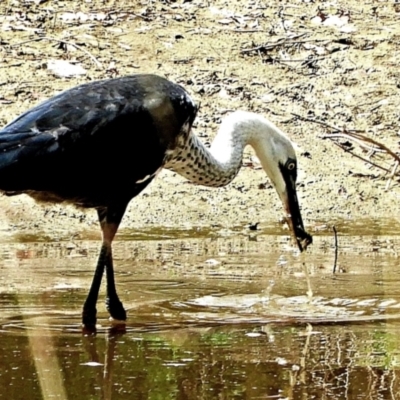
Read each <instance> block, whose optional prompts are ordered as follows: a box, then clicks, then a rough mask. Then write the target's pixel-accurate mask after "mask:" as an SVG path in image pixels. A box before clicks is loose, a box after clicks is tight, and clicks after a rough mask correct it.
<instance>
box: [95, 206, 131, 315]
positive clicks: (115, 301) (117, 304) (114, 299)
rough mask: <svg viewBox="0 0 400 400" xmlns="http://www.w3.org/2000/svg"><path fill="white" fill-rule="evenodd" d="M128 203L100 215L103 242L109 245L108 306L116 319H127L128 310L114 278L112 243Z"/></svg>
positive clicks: (110, 208) (107, 270)
mask: <svg viewBox="0 0 400 400" xmlns="http://www.w3.org/2000/svg"><path fill="white" fill-rule="evenodd" d="M125 209H126V205H123V206H113V207H108V208H107V212H106V214H105V215H100V213H99V219H100V225H101V229H102V231H103V244H104V243H106V244H109V245H108V253H107V257H106V259H105V267H106V278H107V298H106V306H107V310H108V312H109V313H110V315H111V317H112V318H114V319H116V320H121V321H125V320H126V312H125V309H124V307H123V305H122V303H121V301H120V300H119V298H118V294H117V290H116V287H115V279H114V265H113V258H112V248H111V243H112V241H113V239H114V237H115V234H116V233H117V230H118V227H119V224H120V222H121V219H122V217H123V215H124V213H125Z"/></svg>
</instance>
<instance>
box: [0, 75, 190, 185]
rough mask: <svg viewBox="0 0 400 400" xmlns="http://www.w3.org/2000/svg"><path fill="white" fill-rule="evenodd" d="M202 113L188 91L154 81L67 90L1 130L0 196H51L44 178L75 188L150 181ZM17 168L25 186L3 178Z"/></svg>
mask: <svg viewBox="0 0 400 400" xmlns="http://www.w3.org/2000/svg"><path fill="white" fill-rule="evenodd" d="M195 114H196V107H195V105H194V104H193V103H192V102H191V100H190V97H189V96H188V95H187V94H186V92H185V91H184V89H182V88H181V87H180V86H178V85H175V84H173V83H171V82H169V81H167V80H165V79H163V78H160V77H157V76H154V75H135V76H131V77H124V78H117V79H112V80H106V81H97V82H91V83H88V84H85V85H81V86H78V87H75V88H73V89H70V90H67V91H65V92H63V93H61V94H59V95H57V96H55V97H53V98H51V99H49V100H47V101H45V102H44V103H42V104H40V105H38V106H36V107H34V108H32V109H31V110H29V111H27V112H25V113H24V114H22V115H21V116H20V117H18V118H17V119H15V120H14V121H13V122H11V123H10V124H9V125H7V126H6V127H5V128H3V130H1V131H0V189H2V190H26V189H29V190H47V189H46V187H45V186H46V182H45V181H46V178H44V177H43V176H42V175H43V174H47V173H52V172H54V173H57V174H58V176H59V180H60V181H65V182H67V181H68V182H69V180H71V179H72V178H70V176H71V175H75V176H76V178H75V183H73V182H69V183H68V184H69V185H73V184H75V185H78V184H79V182H78V181H80V182H81V185H83V184H84V179H89V178H90V177H91V176H92V175H94V174H97V175H98V176H103V177H104V176H107V177H108V178H109V179H111V174H112V173H114V174H115V173H119V172H121V171H124V170H125V171H124V172H126V173H129V174H130V178H131V180H133V181H134V180H135V179H137V180H139V179H142V178H144V177H145V176H146V174H152V173H154V172H155V171H156V170H157V169H158V168H159V167H160V166H161V165H162V160H163V158H164V155H165V150H166V149H167V148H168V146H169V144H170V143H172V142H174V138H175V137H176V136H177V135H178V134H179V132H180V129H181V127H182V126H183V125H184V124H185V123H187V122H188V120H189V123H190V125H191V123H192V122H193V119H194V116H195ZM10 168H11V170H12V173H13V174H14V177H15V176H16V175H15V174H17V175H18V177H19V178H18V179H14V180H12V179H11V177H10V174H9V173H3V172H4V171H9V170H10ZM12 181H13V182H14V184H13V185H12V184H11V182H12ZM47 181H48V179H47ZM95 184H97V185H100V184H101V183H100V182H94V183H93V185H95ZM13 186H14V187H13Z"/></svg>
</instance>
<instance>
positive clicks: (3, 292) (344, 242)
mask: <svg viewBox="0 0 400 400" xmlns="http://www.w3.org/2000/svg"><path fill="white" fill-rule="evenodd" d="M336 225H337V228H338V231H339V251H338V254H337V262H336V272H335V273H333V267H334V264H335V248H334V238H333V235H332V231H331V229H323V228H324V227H323V226H321V230H320V231H318V232H316V234H315V236H314V240H315V241H314V244H313V246H312V247H310V249H309V251H308V252H307V255H306V256H303V255H300V254H298V252H297V251H296V250H294V249H293V247H291V246H290V243H289V241H288V238H287V237H286V236H284V231H280V234H279V235H277V234H276V230H277V229H278V230H279V229H280V228H277V227H276V226H271V227H268V226H266V227H263V229H262V230H260V231H249V230H248V229H247V228H245V227H242V228H235V229H232V230H220V229H210V230H193V231H187V230H185V231H176V230H175V231H174V230H163V231H162V232H161V231H154V230H151V231H142V232H140V233H139V232H129V231H123V232H121V235H120V236H119V237H118V239H119V240H118V241H116V242H115V246H114V258H115V264H116V270H117V276H116V279H117V282H118V289H119V294H120V297H121V299H122V300H123V301H124V304H125V307H126V308H127V309H128V312H129V315H128V318H129V320H128V323H127V325H126V329H125V331H121V330H117V329H110V328H111V325H110V322H109V321H108V320H107V313H106V311H105V307H104V305H103V304H102V303H100V304H99V307H98V311H99V326H98V331H97V334H96V335H90V334H85V333H83V332H82V329H81V327H80V310H81V306H82V303H83V300H84V298H85V295H86V292H87V288H88V287H89V284H90V281H91V277H92V272H93V268H94V264H95V261H96V257H97V252H98V248H99V243H98V242H97V241H96V240H93V239H94V237H93V236H92V235H88V237H87V240H79V241H68V240H66V241H60V242H52V241H51V240H49V238H46V237H41V236H38V237H22V236H20V237H15V236H13V237H9V238H6V237H5V236H3V241H2V243H1V248H0V270H1V274H0V311H1V312H0V340H1V345H2V347H1V349H2V351H1V353H0V398H4V399H53V398H58V399H99V398H103V399H300V398H301V399H364V398H373V399H397V398H400V369H399V366H400V338H399V337H400V335H399V332H400V273H399V271H400V269H399V268H398V262H399V256H398V249H399V248H400V247H399V245H400V229H399V226H396V225H393V223H391V222H387V223H386V222H384V221H383V222H382V221H379V222H376V221H375V222H374V221H363V222H360V223H356V222H352V223H351V224H346V223H344V222H340V221H339V222H338V223H337V224H336ZM307 276H308V278H309V279H308V281H309V282H308V283H307ZM103 296H104V292H103Z"/></svg>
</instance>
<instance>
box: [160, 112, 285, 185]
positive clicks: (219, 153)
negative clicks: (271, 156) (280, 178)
mask: <svg viewBox="0 0 400 400" xmlns="http://www.w3.org/2000/svg"><path fill="white" fill-rule="evenodd" d="M260 134H261V135H263V137H264V138H265V135H267V137H270V139H271V142H272V141H273V138H274V136H276V135H278V136H285V135H284V134H283V133H282V132H281V131H280V130H279V129H278V128H276V127H275V126H274V125H273V124H272V123H270V122H269V121H268V120H266V119H265V118H263V117H261V116H259V115H257V114H254V113H250V112H244V111H236V112H234V113H232V114H230V115H229V116H228V117H226V118H225V119H224V120H223V122H222V124H221V126H220V128H219V131H218V134H217V135H216V137H215V139H214V141H213V142H212V144H211V148H210V149H207V148H206V147H205V146H204V144H203V143H202V142H201V141H200V139H199V138H198V137H197V136H195V135H194V134H192V133H189V136H188V138H187V140H186V141H185V142H184V143H182V142H181V143H180V144H179V140H178V145H177V147H176V148H175V149H174V150H173V151H172V152H170V154H169V155H168V156H167V158H166V162H165V165H164V168H167V169H170V170H172V171H174V172H177V173H178V174H180V175H182V176H184V177H185V178H187V179H188V180H189V181H191V182H193V183H196V184H199V185H204V186H213V187H219V186H225V185H227V184H228V183H229V182H231V181H232V180H233V178H235V176H236V175H237V173H238V172H239V170H240V167H241V165H242V158H243V150H244V148H245V147H246V145H248V144H250V145H252V146H253V147H254V149H255V150H256V152H257V149H258V147H259V145H260V143H259V142H260V140H259V138H260ZM264 141H265V140H264ZM271 144H272V143H271Z"/></svg>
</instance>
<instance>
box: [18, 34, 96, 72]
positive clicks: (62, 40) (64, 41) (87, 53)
mask: <svg viewBox="0 0 400 400" xmlns="http://www.w3.org/2000/svg"><path fill="white" fill-rule="evenodd" d="M40 40H48V41H49V42H57V43H60V44H66V45H67V46H72V47H75V48H76V49H77V50H80V51H82V52H83V53H85V54H86V55H88V56H89V57H90V59H91V60H92V61H93V63H94V64H95V65H97V66H98V67H99V68H101V69H103V66H102V64H101V63H100V61H98V60H97V59H96V57H95V56H93V55H92V54H91V53H90V52H89V51H87V50H85V49H84V48H82V47H81V46H78V45H77V44H76V43H73V42H69V41H67V40H64V39H56V38H51V37H48V36H43V37H39V38H35V39H29V40H25V41H24V42H20V43H16V44H13V45H12V46H11V47H18V46H22V45H23V44H26V43H31V42H38V41H40Z"/></svg>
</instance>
